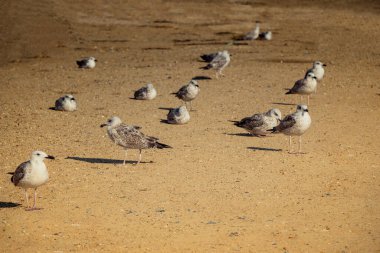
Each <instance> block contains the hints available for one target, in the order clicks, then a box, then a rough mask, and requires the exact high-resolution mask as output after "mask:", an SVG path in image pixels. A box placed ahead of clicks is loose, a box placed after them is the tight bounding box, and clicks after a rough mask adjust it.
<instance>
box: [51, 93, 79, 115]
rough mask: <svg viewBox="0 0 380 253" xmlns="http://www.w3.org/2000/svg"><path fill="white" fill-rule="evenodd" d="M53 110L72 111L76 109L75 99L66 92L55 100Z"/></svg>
mask: <svg viewBox="0 0 380 253" xmlns="http://www.w3.org/2000/svg"><path fill="white" fill-rule="evenodd" d="M54 109H55V110H57V111H67V112H73V111H75V110H76V109H77V101H76V100H75V98H74V96H73V95H70V94H67V95H64V96H63V97H60V98H59V99H57V100H56V101H55V107H54Z"/></svg>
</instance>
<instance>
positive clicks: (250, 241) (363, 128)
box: [0, 0, 380, 253]
mask: <svg viewBox="0 0 380 253" xmlns="http://www.w3.org/2000/svg"><path fill="white" fill-rule="evenodd" d="M284 2H285V1H260V2H258V1H240V0H235V1H233V0H231V1H159V0H157V1H136V0H130V1H107V0H94V1H73V0H70V1H58V0H51V1H46V0H41V1H31V0H20V1H11V0H5V1H2V2H1V3H0V25H1V26H0V32H1V38H0V53H1V57H0V87H1V93H0V109H1V111H0V112H1V114H0V117H1V120H0V131H1V132H0V134H1V138H0V143H1V145H0V153H1V159H0V170H1V175H2V176H1V177H0V201H1V202H0V207H1V208H0V219H1V221H0V229H1V231H0V251H1V252H16V251H17V252H74V251H78V252H82V251H83V252H94V251H99V252H105V251H112V252H281V253H284V252H288V253H294V252H326V253H330V252H337V253H343V252H345V253H348V252H380V241H379V234H380V229H379V228H380V222H379V213H380V206H379V205H380V204H379V203H380V201H379V193H380V187H379V177H380V174H379V170H380V164H379V161H380V158H379V150H380V148H379V132H380V128H379V126H380V117H379V115H380V109H379V108H380V107H379V105H380V95H379V94H380V85H379V80H380V71H379V68H380V44H379V42H380V15H379V13H380V4H379V2H376V1H373V2H370V1H365V2H363V1H346V2H344V1H334V3H330V2H331V1H318V3H317V2H316V1H312V2H310V1H286V3H284ZM257 19H258V20H261V21H262V28H263V29H266V28H270V29H271V30H272V31H273V32H274V36H273V40H272V41H253V42H249V43H246V44H244V43H243V44H241V45H232V44H231V43H230V44H228V43H229V42H230V41H231V40H230V39H231V37H232V36H235V35H238V34H241V33H245V32H247V31H249V30H250V29H252V27H253V26H254V21H255V20H257ZM223 49H227V50H229V51H230V52H231V53H232V55H233V56H232V60H231V64H230V66H228V67H227V68H226V69H225V71H224V73H225V74H226V77H224V78H222V79H219V80H216V79H215V78H213V79H212V80H209V81H200V82H199V84H200V86H201V93H200V95H199V97H198V98H197V99H196V100H195V101H194V103H193V106H194V108H195V109H196V111H194V112H191V121H190V122H189V124H187V125H183V126H175V125H168V124H163V123H160V119H164V118H165V116H166V113H167V111H165V110H161V109H158V108H159V107H175V106H178V105H180V104H181V102H180V101H179V100H178V99H176V98H175V97H174V96H172V95H170V94H169V93H170V92H174V91H177V90H178V88H179V87H180V86H181V85H183V84H185V83H187V82H188V81H189V80H190V79H191V78H192V77H194V76H197V75H210V76H212V77H214V72H206V71H204V70H200V69H199V67H201V66H203V63H200V62H198V61H197V57H198V56H199V55H200V54H203V53H209V52H214V51H217V50H223ZM84 56H95V57H97V58H98V59H99V62H98V65H97V67H96V68H95V69H93V70H81V69H77V68H76V65H75V60H76V59H78V58H80V57H84ZM317 59H318V60H321V61H323V62H324V63H326V64H327V65H328V66H327V68H326V76H325V79H324V81H323V83H321V84H319V88H318V94H316V95H315V96H313V97H312V99H311V105H310V114H311V117H312V120H313V123H312V126H311V128H310V130H309V131H308V132H307V133H306V134H305V135H304V137H303V141H304V149H305V151H307V154H304V155H290V154H288V153H287V152H286V151H287V138H286V137H285V136H283V135H276V136H274V137H268V138H255V137H249V136H247V135H245V133H244V131H243V130H242V129H238V128H236V127H234V126H233V125H232V124H231V123H230V122H228V120H237V119H241V118H242V117H245V116H248V115H251V114H253V113H255V112H263V111H266V110H267V109H269V108H271V107H278V108H280V109H281V111H282V112H283V114H287V113H289V112H290V111H293V110H294V107H295V106H293V105H286V103H295V102H297V101H299V97H298V96H285V95H284V93H285V91H284V88H289V87H291V86H292V85H293V83H294V81H295V80H297V79H299V78H302V75H303V74H304V71H305V70H306V69H307V68H309V67H310V66H311V63H312V61H314V60H317ZM148 82H152V83H153V84H154V85H155V87H156V88H157V90H158V93H159V95H158V97H157V98H156V99H154V100H152V101H135V100H131V99H129V97H131V96H132V95H133V91H134V90H136V89H137V88H139V87H141V86H142V85H145V84H146V83H148ZM66 93H71V94H74V95H75V96H76V98H77V99H78V103H79V110H78V111H77V112H74V113H63V112H56V111H52V110H48V108H49V107H50V106H53V105H54V101H55V99H57V98H58V97H60V96H61V95H63V94H66ZM274 103H280V104H274ZM281 103H284V104H281ZM112 115H118V116H119V117H121V118H122V119H123V120H124V121H125V122H127V123H130V124H134V125H140V126H142V127H143V132H144V133H146V134H149V135H152V136H157V137H159V138H160V139H161V141H162V142H164V143H167V144H169V145H171V146H173V147H174V148H173V149H172V150H149V151H146V152H144V154H143V161H144V162H145V163H142V164H140V165H139V166H133V165H131V164H128V165H127V166H125V167H123V166H120V163H121V160H122V159H123V158H124V152H123V150H122V149H121V148H119V147H116V146H115V145H113V144H112V143H111V142H110V141H109V139H108V137H107V136H106V133H105V130H104V129H101V128H99V125H100V124H101V123H103V122H105V120H106V119H107V118H108V117H110V116H112ZM36 149H40V150H43V151H46V152H47V153H48V154H51V155H55V156H56V157H57V159H56V160H55V161H47V165H48V169H49V172H50V177H51V178H50V181H49V183H48V184H47V185H45V186H43V187H41V188H40V190H39V198H38V201H39V205H40V206H42V207H43V208H44V209H43V210H41V211H34V212H26V211H25V210H24V208H23V206H22V205H24V203H25V202H24V199H23V191H22V190H21V189H19V188H15V187H14V186H13V185H12V184H11V182H10V180H9V179H10V176H9V175H7V174H6V173H7V172H9V171H14V169H15V168H16V166H17V165H18V164H19V163H21V162H22V161H24V160H26V159H28V157H29V155H30V153H31V152H32V151H33V150H36ZM137 156H138V151H130V152H129V160H131V161H135V160H136V159H137ZM150 161H153V162H150ZM115 163H117V165H114V164H115ZM12 203H13V204H12ZM17 203H19V204H22V205H21V206H16V207H13V206H14V205H15V204H17Z"/></svg>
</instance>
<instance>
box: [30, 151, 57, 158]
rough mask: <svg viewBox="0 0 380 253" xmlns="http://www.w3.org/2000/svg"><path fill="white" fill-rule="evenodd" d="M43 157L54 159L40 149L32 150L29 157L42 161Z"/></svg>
mask: <svg viewBox="0 0 380 253" xmlns="http://www.w3.org/2000/svg"><path fill="white" fill-rule="evenodd" d="M45 158H47V159H54V156H51V155H47V154H46V153H45V152H42V151H38V150H37V151H33V152H32V155H31V157H30V160H31V161H43V160H44V159H45Z"/></svg>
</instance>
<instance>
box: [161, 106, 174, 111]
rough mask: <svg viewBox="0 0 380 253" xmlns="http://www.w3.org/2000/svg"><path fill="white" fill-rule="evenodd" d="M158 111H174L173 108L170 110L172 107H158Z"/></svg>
mask: <svg viewBox="0 0 380 253" xmlns="http://www.w3.org/2000/svg"><path fill="white" fill-rule="evenodd" d="M158 109H160V110H166V111H170V110H172V109H174V108H172V107H158Z"/></svg>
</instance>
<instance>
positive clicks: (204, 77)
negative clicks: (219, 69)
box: [191, 76, 212, 81]
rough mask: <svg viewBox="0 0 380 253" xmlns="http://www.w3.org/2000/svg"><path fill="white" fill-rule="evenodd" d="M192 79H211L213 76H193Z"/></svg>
mask: <svg viewBox="0 0 380 253" xmlns="http://www.w3.org/2000/svg"><path fill="white" fill-rule="evenodd" d="M191 79H192V80H197V81H199V80H211V79H212V78H211V77H209V76H194V77H193V78H191Z"/></svg>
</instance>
